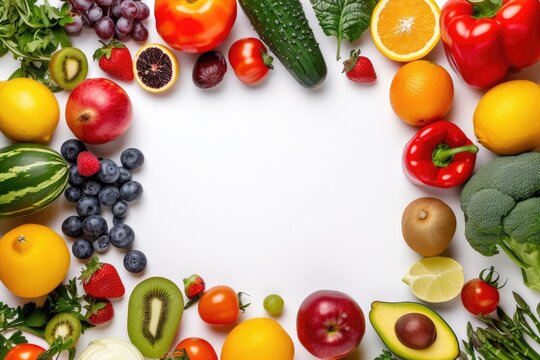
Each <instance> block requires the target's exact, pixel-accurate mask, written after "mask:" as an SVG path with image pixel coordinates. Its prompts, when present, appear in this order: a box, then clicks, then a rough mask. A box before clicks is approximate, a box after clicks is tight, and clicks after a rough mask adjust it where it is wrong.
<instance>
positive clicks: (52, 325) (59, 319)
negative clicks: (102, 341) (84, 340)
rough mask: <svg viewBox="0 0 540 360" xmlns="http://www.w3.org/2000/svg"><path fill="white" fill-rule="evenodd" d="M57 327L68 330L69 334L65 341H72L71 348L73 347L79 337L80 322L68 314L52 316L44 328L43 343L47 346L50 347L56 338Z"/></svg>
mask: <svg viewBox="0 0 540 360" xmlns="http://www.w3.org/2000/svg"><path fill="white" fill-rule="evenodd" d="M59 326H66V327H68V328H69V332H70V334H69V335H68V336H67V337H66V338H65V340H68V339H72V340H73V342H72V343H71V347H75V345H77V342H78V341H79V337H80V336H81V322H80V321H79V319H77V318H76V317H75V315H73V314H70V313H60V314H56V315H55V316H53V317H52V318H51V319H50V320H49V322H48V323H47V326H46V327H45V341H47V343H48V344H49V345H52V344H53V343H54V341H55V340H56V338H57V337H58V336H57V335H56V332H57V329H58V327H59Z"/></svg>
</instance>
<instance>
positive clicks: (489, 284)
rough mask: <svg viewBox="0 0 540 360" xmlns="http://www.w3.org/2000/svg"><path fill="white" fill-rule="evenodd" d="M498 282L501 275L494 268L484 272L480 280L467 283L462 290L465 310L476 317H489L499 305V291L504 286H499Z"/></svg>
mask: <svg viewBox="0 0 540 360" xmlns="http://www.w3.org/2000/svg"><path fill="white" fill-rule="evenodd" d="M486 272H487V275H485V274H486ZM498 280H499V274H498V273H497V272H496V271H495V270H494V269H493V266H492V267H491V268H489V269H484V270H482V272H481V273H480V277H479V278H476V279H472V280H469V281H467V282H466V283H465V285H463V289H462V290H461V302H462V303H463V306H464V307H465V309H467V311H469V312H470V313H472V314H474V315H479V314H483V315H488V314H490V313H491V312H493V311H495V310H496V309H497V306H498V305H499V299H500V295H499V289H500V288H501V287H503V286H504V284H503V285H502V286H499V285H498ZM505 284H506V283H505Z"/></svg>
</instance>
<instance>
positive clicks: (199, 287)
mask: <svg viewBox="0 0 540 360" xmlns="http://www.w3.org/2000/svg"><path fill="white" fill-rule="evenodd" d="M205 288H206V284H205V283H204V280H203V278H202V277H200V276H199V275H197V274H193V275H191V276H190V277H188V278H187V279H184V292H185V293H186V296H187V297H188V299H190V300H189V301H188V303H187V304H186V306H184V309H187V308H188V307H190V306H191V305H193V304H195V303H196V302H197V301H199V298H200V297H201V295H202V294H203V292H204V289H205Z"/></svg>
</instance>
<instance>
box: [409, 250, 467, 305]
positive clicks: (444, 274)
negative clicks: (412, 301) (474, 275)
mask: <svg viewBox="0 0 540 360" xmlns="http://www.w3.org/2000/svg"><path fill="white" fill-rule="evenodd" d="M403 282H404V283H406V284H407V285H409V286H410V288H411V291H412V293H413V294H414V296H416V297H417V298H419V299H420V300H424V301H427V302H430V303H440V302H445V301H449V300H452V299H453V298H455V297H456V296H458V295H459V293H460V292H461V288H462V287H463V283H464V282H465V276H464V274H463V267H462V266H461V265H460V264H459V263H458V262H457V261H455V260H454V259H451V258H448V257H442V256H434V257H428V258H424V259H421V260H419V261H418V262H416V263H415V264H414V265H413V266H412V267H411V268H410V269H409V272H408V273H407V274H406V275H405V277H404V278H403Z"/></svg>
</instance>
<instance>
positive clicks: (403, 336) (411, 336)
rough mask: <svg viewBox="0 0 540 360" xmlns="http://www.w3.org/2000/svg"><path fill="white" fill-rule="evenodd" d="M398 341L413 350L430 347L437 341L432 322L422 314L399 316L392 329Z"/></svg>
mask: <svg viewBox="0 0 540 360" xmlns="http://www.w3.org/2000/svg"><path fill="white" fill-rule="evenodd" d="M394 331H395V332H396V336H397V338H398V339H399V341H400V342H401V343H402V344H403V345H405V346H407V347H408V348H411V349H414V350H423V349H426V348H428V347H430V346H431V345H432V344H433V343H434V342H435V340H436V339H437V329H436V328H435V324H434V323H433V321H432V320H431V319H430V318H429V317H427V316H426V315H424V314H420V313H409V314H405V315H403V316H401V317H400V318H399V319H398V320H397V321H396V325H395V327H394Z"/></svg>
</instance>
